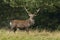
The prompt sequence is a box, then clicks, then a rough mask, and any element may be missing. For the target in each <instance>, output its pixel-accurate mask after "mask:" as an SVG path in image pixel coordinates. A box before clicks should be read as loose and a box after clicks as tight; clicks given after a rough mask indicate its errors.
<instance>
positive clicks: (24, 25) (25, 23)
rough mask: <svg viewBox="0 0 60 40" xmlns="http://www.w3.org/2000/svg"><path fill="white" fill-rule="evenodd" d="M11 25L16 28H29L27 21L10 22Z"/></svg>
mask: <svg viewBox="0 0 60 40" xmlns="http://www.w3.org/2000/svg"><path fill="white" fill-rule="evenodd" d="M11 23H12V25H13V26H16V27H29V26H30V21H29V20H12V21H11Z"/></svg>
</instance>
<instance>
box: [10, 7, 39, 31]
mask: <svg viewBox="0 0 60 40" xmlns="http://www.w3.org/2000/svg"><path fill="white" fill-rule="evenodd" d="M24 9H25V11H26V12H27V13H28V16H29V18H28V19H26V20H17V19H16V20H11V21H10V28H11V30H13V31H14V32H16V30H17V28H19V29H25V30H26V32H29V27H30V26H31V25H34V23H35V20H34V19H33V18H34V17H35V16H36V15H37V13H38V12H39V11H40V8H39V9H37V10H36V12H35V13H34V14H33V13H31V12H29V11H28V9H27V8H26V7H24Z"/></svg>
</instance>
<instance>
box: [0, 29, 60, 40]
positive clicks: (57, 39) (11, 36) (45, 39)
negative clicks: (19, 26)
mask: <svg viewBox="0 0 60 40" xmlns="http://www.w3.org/2000/svg"><path fill="white" fill-rule="evenodd" d="M0 40H60V32H59V31H55V32H46V31H42V32H38V31H30V32H29V34H28V33H27V32H25V31H16V33H14V32H10V33H9V30H4V29H1V30H0Z"/></svg>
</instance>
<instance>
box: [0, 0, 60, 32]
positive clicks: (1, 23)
mask: <svg viewBox="0 0 60 40" xmlns="http://www.w3.org/2000/svg"><path fill="white" fill-rule="evenodd" d="M24 6H26V7H27V9H28V10H29V11H30V12H32V13H34V12H36V10H37V9H38V8H40V11H39V12H38V15H37V16H36V17H35V18H34V19H35V25H34V26H33V29H39V30H41V29H46V30H50V31H53V30H60V0H0V28H2V27H3V28H5V27H9V22H10V20H12V19H20V20H22V19H23V20H25V19H28V18H29V16H28V14H27V12H26V11H25V9H24V8H23V7H24Z"/></svg>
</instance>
